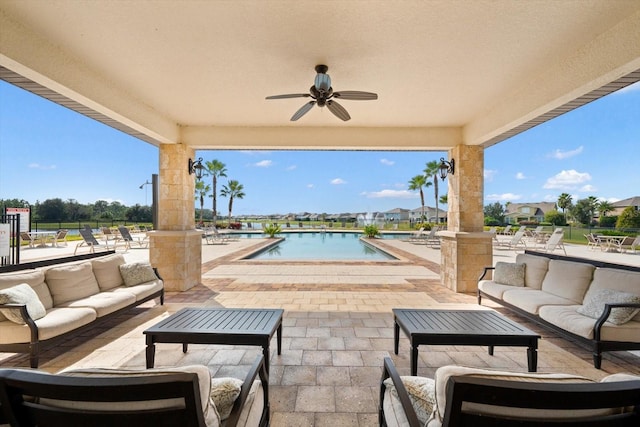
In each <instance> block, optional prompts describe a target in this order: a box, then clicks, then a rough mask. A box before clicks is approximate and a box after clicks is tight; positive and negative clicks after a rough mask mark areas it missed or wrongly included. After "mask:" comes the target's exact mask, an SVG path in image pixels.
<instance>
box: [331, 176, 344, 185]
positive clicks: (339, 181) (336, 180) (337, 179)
mask: <svg viewBox="0 0 640 427" xmlns="http://www.w3.org/2000/svg"><path fill="white" fill-rule="evenodd" d="M331 183H332V184H333V185H340V184H346V183H347V181H345V180H344V179H342V178H335V179H332V180H331Z"/></svg>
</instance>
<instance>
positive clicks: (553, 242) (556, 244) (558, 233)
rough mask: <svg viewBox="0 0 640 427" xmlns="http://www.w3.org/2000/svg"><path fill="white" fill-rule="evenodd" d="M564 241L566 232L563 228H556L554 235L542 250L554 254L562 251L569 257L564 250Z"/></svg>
mask: <svg viewBox="0 0 640 427" xmlns="http://www.w3.org/2000/svg"><path fill="white" fill-rule="evenodd" d="M562 239H564V230H563V229H562V228H556V229H555V230H554V231H553V234H551V236H550V237H549V240H547V242H546V243H545V245H544V247H543V248H542V250H543V251H544V252H553V251H555V250H556V249H558V248H559V249H562V251H563V252H564V254H565V255H567V251H566V249H565V248H564V243H562Z"/></svg>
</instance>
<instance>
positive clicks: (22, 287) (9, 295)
mask: <svg viewBox="0 0 640 427" xmlns="http://www.w3.org/2000/svg"><path fill="white" fill-rule="evenodd" d="M0 304H24V305H26V306H27V312H28V313H29V316H31V318H32V319H33V320H38V319H41V318H43V317H44V316H45V315H46V314H47V310H45V308H44V305H42V302H40V299H39V298H38V294H36V292H35V291H34V290H33V289H32V288H31V286H29V285H27V284H26V283H21V284H19V285H15V286H11V287H10V288H6V289H2V290H0ZM0 312H2V314H4V315H5V317H6V318H7V319H9V320H11V321H12V322H14V323H19V324H21V325H24V324H25V323H26V322H25V321H24V319H23V318H22V314H20V310H19V309H16V308H3V309H0Z"/></svg>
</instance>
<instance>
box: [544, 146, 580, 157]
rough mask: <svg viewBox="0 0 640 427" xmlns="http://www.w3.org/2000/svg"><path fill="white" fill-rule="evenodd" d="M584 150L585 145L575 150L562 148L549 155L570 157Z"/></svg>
mask: <svg viewBox="0 0 640 427" xmlns="http://www.w3.org/2000/svg"><path fill="white" fill-rule="evenodd" d="M582 150H584V147H583V146H582V145H581V146H580V147H578V148H576V149H575V150H569V151H562V150H560V149H557V150H555V151H554V152H553V153H551V154H549V157H551V158H552V159H558V160H562V159H568V158H569V157H573V156H577V155H578V154H580V153H582Z"/></svg>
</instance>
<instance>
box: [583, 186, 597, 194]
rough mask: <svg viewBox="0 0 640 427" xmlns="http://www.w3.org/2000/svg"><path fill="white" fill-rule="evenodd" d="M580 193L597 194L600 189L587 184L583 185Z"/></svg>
mask: <svg viewBox="0 0 640 427" xmlns="http://www.w3.org/2000/svg"><path fill="white" fill-rule="evenodd" d="M579 191H580V192H581V193H595V192H596V191H598V189H597V188H596V187H594V186H593V185H591V184H587V185H583V186H582V187H581V188H580V190H579Z"/></svg>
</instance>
